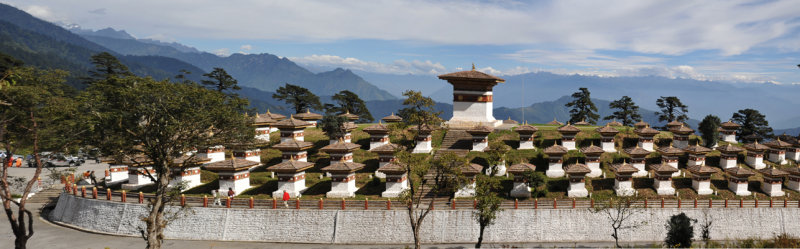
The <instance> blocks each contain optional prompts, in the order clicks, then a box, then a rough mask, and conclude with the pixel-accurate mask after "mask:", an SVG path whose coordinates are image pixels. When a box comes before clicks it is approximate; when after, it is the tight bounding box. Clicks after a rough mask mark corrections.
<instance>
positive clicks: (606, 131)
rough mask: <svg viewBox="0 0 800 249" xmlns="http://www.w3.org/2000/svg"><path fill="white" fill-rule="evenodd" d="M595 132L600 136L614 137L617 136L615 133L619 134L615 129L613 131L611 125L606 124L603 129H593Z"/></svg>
mask: <svg viewBox="0 0 800 249" xmlns="http://www.w3.org/2000/svg"><path fill="white" fill-rule="evenodd" d="M595 131H597V133H600V135H603V136H614V135H617V133H619V131H618V130H617V129H615V128H614V127H611V124H606V125H605V126H603V127H597V129H595Z"/></svg>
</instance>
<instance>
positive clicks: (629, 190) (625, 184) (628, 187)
mask: <svg viewBox="0 0 800 249" xmlns="http://www.w3.org/2000/svg"><path fill="white" fill-rule="evenodd" d="M614 192H615V193H616V194H617V196H632V195H634V194H635V193H636V190H635V189H633V181H619V180H617V179H614Z"/></svg>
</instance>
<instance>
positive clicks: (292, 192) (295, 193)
mask: <svg viewBox="0 0 800 249" xmlns="http://www.w3.org/2000/svg"><path fill="white" fill-rule="evenodd" d="M282 176H287V177H295V178H302V179H300V180H296V181H294V182H289V181H278V190H275V191H274V192H272V197H273V198H275V199H281V198H283V191H284V190H286V192H287V193H289V196H290V197H291V198H296V197H299V196H301V195H302V193H303V192H304V191H306V178H305V172H300V173H297V174H280V173H279V174H278V177H282ZM225 191H226V192H227V191H228V190H227V189H226V190H225Z"/></svg>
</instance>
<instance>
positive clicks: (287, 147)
mask: <svg viewBox="0 0 800 249" xmlns="http://www.w3.org/2000/svg"><path fill="white" fill-rule="evenodd" d="M312 147H314V143H312V142H306V141H297V140H294V139H291V140H288V141H285V142H281V143H279V144H276V145H273V146H272V148H273V149H276V150H280V151H300V150H308V149H311V148H312Z"/></svg>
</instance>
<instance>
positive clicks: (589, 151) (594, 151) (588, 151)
mask: <svg viewBox="0 0 800 249" xmlns="http://www.w3.org/2000/svg"><path fill="white" fill-rule="evenodd" d="M605 152H606V151H605V150H603V148H600V147H599V146H597V145H594V144H593V145H590V146H589V147H583V148H581V153H583V154H584V155H587V156H599V155H601V154H603V153H605Z"/></svg>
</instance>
